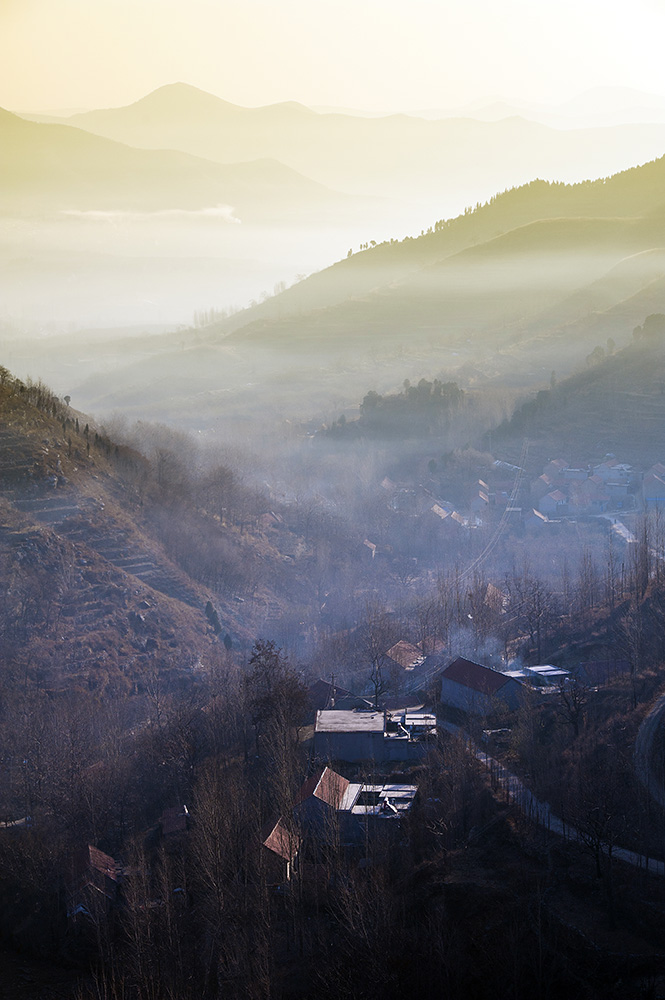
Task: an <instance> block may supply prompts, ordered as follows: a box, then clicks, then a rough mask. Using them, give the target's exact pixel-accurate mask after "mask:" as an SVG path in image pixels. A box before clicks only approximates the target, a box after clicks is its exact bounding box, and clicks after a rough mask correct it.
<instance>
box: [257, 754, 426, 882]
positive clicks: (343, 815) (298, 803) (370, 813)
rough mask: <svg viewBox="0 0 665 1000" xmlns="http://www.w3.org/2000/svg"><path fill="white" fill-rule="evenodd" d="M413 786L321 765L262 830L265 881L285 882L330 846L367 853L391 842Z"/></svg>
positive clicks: (410, 800)
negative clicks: (287, 808)
mask: <svg viewBox="0 0 665 1000" xmlns="http://www.w3.org/2000/svg"><path fill="white" fill-rule="evenodd" d="M417 791H418V789H417V786H416V785H407V784H402V783H400V784H397V783H391V782H385V783H384V782H382V783H374V782H357V781H350V780H349V779H348V778H345V777H343V776H342V775H341V774H338V773H337V771H334V770H333V769H332V768H330V767H328V766H326V765H322V766H320V767H318V768H317V769H316V770H315V771H314V772H313V774H311V775H310V777H309V778H307V779H306V780H305V781H304V783H303V784H302V786H301V788H300V790H299V792H298V794H297V795H296V797H295V801H294V803H293V807H292V810H291V813H290V814H289V815H288V816H284V815H283V816H280V817H279V819H277V820H276V821H275V822H271V823H269V824H268V825H267V826H266V827H265V829H264V831H263V840H262V846H263V848H264V850H265V851H266V852H267V854H266V865H267V876H268V881H269V882H272V883H277V884H283V883H284V882H288V881H289V879H290V878H291V877H292V876H293V874H294V873H295V872H296V871H299V870H301V871H302V869H303V867H304V866H307V865H308V864H309V865H315V864H316V862H317V861H318V860H319V859H320V858H321V857H322V855H324V854H325V853H326V852H327V851H330V850H331V849H334V850H346V851H352V852H356V853H357V854H359V855H366V853H367V851H368V849H371V850H372V851H374V852H377V851H380V850H381V849H383V848H386V847H390V846H395V845H396V844H397V843H398V842H399V839H400V836H401V833H402V832H403V831H402V821H403V820H404V819H405V817H406V816H407V815H408V814H409V813H410V812H411V809H412V807H413V803H414V800H415V798H416V794H417Z"/></svg>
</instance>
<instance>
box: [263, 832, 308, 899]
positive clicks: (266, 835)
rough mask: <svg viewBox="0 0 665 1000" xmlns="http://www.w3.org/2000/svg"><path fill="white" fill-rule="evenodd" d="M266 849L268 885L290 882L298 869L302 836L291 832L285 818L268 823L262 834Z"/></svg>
mask: <svg viewBox="0 0 665 1000" xmlns="http://www.w3.org/2000/svg"><path fill="white" fill-rule="evenodd" d="M261 843H262V846H263V848H264V865H265V869H266V882H267V883H268V885H283V884H284V883H285V882H289V881H290V879H291V877H292V875H293V874H294V872H295V871H296V870H297V867H298V854H299V852H300V848H301V845H302V840H301V838H300V836H299V835H298V834H297V833H296V832H295V831H294V830H290V829H289V827H288V825H287V823H286V822H285V820H284V817H282V816H280V817H279V819H278V820H277V821H276V822H271V823H268V824H267V825H266V826H265V827H264V829H263V832H262V834H261Z"/></svg>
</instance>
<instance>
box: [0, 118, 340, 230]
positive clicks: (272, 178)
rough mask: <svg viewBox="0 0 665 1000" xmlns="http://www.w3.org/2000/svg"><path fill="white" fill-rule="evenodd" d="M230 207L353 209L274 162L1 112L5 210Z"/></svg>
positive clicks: (280, 213)
mask: <svg viewBox="0 0 665 1000" xmlns="http://www.w3.org/2000/svg"><path fill="white" fill-rule="evenodd" d="M217 205H226V206H229V208H233V209H235V210H236V211H237V213H238V215H245V216H247V217H248V218H257V219H260V220H265V219H266V218H271V217H282V218H283V217H284V216H286V215H288V216H290V217H293V216H297V215H298V214H300V215H301V216H302V217H304V218H306V219H307V220H309V221H311V220H313V219H316V217H317V213H320V212H324V213H330V212H334V211H340V210H343V209H344V208H348V209H349V210H351V201H350V199H348V197H347V196H344V195H342V194H338V193H336V192H333V191H330V190H327V189H326V188H324V187H323V186H322V185H320V184H317V183H316V182H315V181H312V180H310V179H308V178H306V177H303V176H301V175H299V174H297V173H296V172H295V171H293V170H291V169H290V168H289V167H286V166H285V165H284V164H282V163H278V162H277V161H274V160H269V159H261V160H253V161H252V162H250V163H235V164H226V165H225V164H218V163H212V162H210V161H207V160H204V159H201V158H197V157H194V156H192V155H190V154H187V153H181V152H177V151H172V150H168V149H166V150H165V149H161V150H144V149H134V148H132V147H130V146H127V145H125V144H122V143H119V142H116V141H113V140H109V139H105V138H102V137H99V136H95V135H91V134H90V133H88V132H85V131H83V130H82V129H79V128H75V127H74V126H72V125H69V124H40V123H35V122H29V121H26V120H25V119H22V118H19V117H17V116H16V115H12V114H11V113H10V112H8V111H5V110H3V109H0V210H1V211H4V212H7V213H11V214H20V213H27V214H35V213H40V212H48V211H55V212H58V211H66V210H79V211H95V210H96V211H104V210H106V211H108V210H113V211H132V210H134V211H148V212H149V211H163V210H170V209H181V210H185V211H187V210H190V211H191V210H197V209H203V208H211V207H215V206H217Z"/></svg>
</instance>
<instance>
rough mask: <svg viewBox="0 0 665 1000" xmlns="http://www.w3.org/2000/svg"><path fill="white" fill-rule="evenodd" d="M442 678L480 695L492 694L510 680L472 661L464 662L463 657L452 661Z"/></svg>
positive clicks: (496, 671)
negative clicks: (480, 693) (478, 692)
mask: <svg viewBox="0 0 665 1000" xmlns="http://www.w3.org/2000/svg"><path fill="white" fill-rule="evenodd" d="M442 677H444V678H445V679H446V680H449V681H455V683H456V684H463V685H464V687H468V688H471V689H472V690H473V691H480V692H482V694H494V693H495V692H496V691H498V690H499V688H502V687H503V685H504V684H507V683H508V681H509V680H510V678H509V677H505V676H504V675H503V674H500V673H499V672H498V670H490V669H489V667H483V666H481V665H480V663H474V662H473V660H465V659H464V657H463V656H458V657H457V659H456V660H453V662H452V663H451V664H450V666H449V667H446V669H445V670H444V671H443V674H442Z"/></svg>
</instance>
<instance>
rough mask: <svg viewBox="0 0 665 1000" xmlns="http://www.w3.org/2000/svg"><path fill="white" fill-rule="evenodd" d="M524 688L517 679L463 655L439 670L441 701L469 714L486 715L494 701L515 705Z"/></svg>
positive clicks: (493, 707) (513, 706) (493, 706)
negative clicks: (467, 658) (441, 671)
mask: <svg viewBox="0 0 665 1000" xmlns="http://www.w3.org/2000/svg"><path fill="white" fill-rule="evenodd" d="M523 690H524V688H523V685H522V684H521V683H520V681H519V680H518V679H516V678H513V677H509V676H508V675H507V674H505V673H501V672H499V671H498V670H490V668H489V667H483V666H482V665H481V664H480V663H474V662H473V660H466V659H465V658H464V657H462V656H459V657H458V658H457V659H456V660H453V662H452V663H451V664H450V665H449V666H448V667H446V669H445V670H444V671H443V673H442V674H441V701H442V702H443V703H444V704H445V705H450V706H452V707H453V708H461V709H462V710H463V711H465V712H468V713H470V714H471V715H487V714H488V713H490V712H492V711H493V710H494V709H495V708H496V707H497V704H503V705H504V706H507V707H508V708H511V709H514V708H517V706H518V704H519V701H520V696H521V694H522V691H523Z"/></svg>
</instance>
